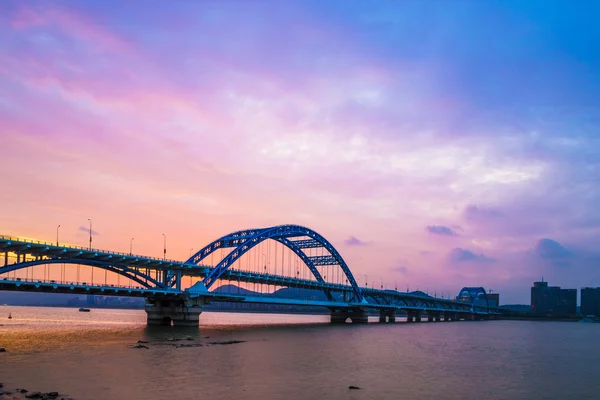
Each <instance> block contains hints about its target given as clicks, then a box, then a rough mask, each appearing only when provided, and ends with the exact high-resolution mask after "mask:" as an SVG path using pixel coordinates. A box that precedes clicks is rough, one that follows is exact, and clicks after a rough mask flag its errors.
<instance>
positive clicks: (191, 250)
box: [190, 247, 194, 258]
mask: <svg viewBox="0 0 600 400" xmlns="http://www.w3.org/2000/svg"><path fill="white" fill-rule="evenodd" d="M193 251H194V248H193V247H192V248H191V249H190V258H191V257H192V252H193Z"/></svg>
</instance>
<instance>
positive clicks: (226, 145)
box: [0, 0, 600, 304]
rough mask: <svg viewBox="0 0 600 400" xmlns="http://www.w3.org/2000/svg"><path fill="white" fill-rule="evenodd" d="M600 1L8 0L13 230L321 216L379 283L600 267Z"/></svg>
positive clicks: (124, 233)
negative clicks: (129, 0) (101, 0)
mask: <svg viewBox="0 0 600 400" xmlns="http://www.w3.org/2000/svg"><path fill="white" fill-rule="evenodd" d="M599 13H600V4H599V3H597V2H592V1H578V2H571V3H568V2H555V1H550V0H544V1H534V0H531V1H527V2H520V1H492V0H489V1H485V2H482V1H459V0H450V1H434V0H431V1H410V0H407V1H333V0H331V1H324V2H323V1H293V0H290V1H278V0H277V1H276V0H273V1H200V0H199V1H171V2H159V1H132V2H120V1H110V0H109V1H103V2H96V1H79V2H72V1H44V2H42V1H28V2H22V1H10V0H9V1H3V2H0V168H1V169H2V175H1V176H2V178H1V182H2V188H3V189H2V191H0V209H1V210H2V212H0V232H1V233H3V234H8V235H14V236H23V237H31V238H36V239H41V240H48V241H53V240H55V237H56V232H57V226H58V225H60V226H61V227H60V230H59V233H60V240H61V242H68V243H72V244H75V245H81V246H85V245H87V243H88V242H87V241H88V233H87V230H88V229H89V225H88V224H89V223H88V218H89V219H91V220H92V222H93V233H94V247H97V248H103V249H110V250H115V251H128V250H129V246H130V244H133V246H134V251H135V252H137V253H140V254H145V255H149V256H157V257H160V256H162V252H163V239H164V238H163V236H162V235H163V233H164V234H165V236H166V238H167V243H168V244H167V247H168V256H169V258H174V259H181V260H184V259H187V257H188V256H189V253H190V251H191V249H192V248H195V249H198V248H200V247H202V246H203V245H205V244H208V243H210V242H211V241H212V240H214V239H217V238H218V237H220V236H222V235H225V234H227V233H229V232H232V231H236V230H239V229H244V228H255V227H267V226H272V225H278V224H298V225H304V226H307V227H310V228H312V229H314V230H315V231H317V232H319V233H321V234H322V235H323V236H325V237H326V238H327V239H328V240H329V241H330V242H331V243H333V245H334V246H335V247H336V248H337V249H338V251H339V252H340V253H341V255H342V256H343V257H344V259H345V260H346V261H347V263H348V264H349V266H350V268H351V269H352V271H353V272H354V275H355V277H356V279H357V280H358V281H359V283H361V284H362V281H363V280H364V275H365V274H366V275H368V279H369V280H375V281H379V280H380V279H382V280H383V281H384V282H385V284H386V286H388V287H390V286H394V285H395V284H396V283H397V285H398V286H399V288H402V289H404V288H405V287H406V286H409V287H410V289H411V290H414V289H417V288H418V289H420V290H424V291H425V290H427V291H428V292H434V291H435V292H437V293H438V295H439V293H450V294H452V295H455V294H456V293H458V291H459V290H460V288H462V287H463V286H483V287H485V288H486V289H492V290H493V291H494V292H499V293H500V296H501V297H500V298H501V303H503V304H507V303H529V296H530V294H529V293H530V292H529V288H530V286H531V284H532V282H533V281H535V280H540V279H541V278H542V277H544V279H545V280H547V281H549V282H550V284H551V285H560V286H563V287H574V288H580V287H582V286H600V248H599V243H600V242H599V233H600V207H599V205H600V188H599V183H600V51H599V50H598V49H600V25H598V24H597V21H596V16H597V15H598V14H599ZM132 237H134V238H135V240H134V241H133V242H131V238H132ZM393 282H396V283H393ZM369 285H370V284H369Z"/></svg>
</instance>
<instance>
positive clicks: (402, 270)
mask: <svg viewBox="0 0 600 400" xmlns="http://www.w3.org/2000/svg"><path fill="white" fill-rule="evenodd" d="M390 271H392V272H400V273H401V274H403V275H406V274H408V268H406V267H403V266H400V267H392V268H390Z"/></svg>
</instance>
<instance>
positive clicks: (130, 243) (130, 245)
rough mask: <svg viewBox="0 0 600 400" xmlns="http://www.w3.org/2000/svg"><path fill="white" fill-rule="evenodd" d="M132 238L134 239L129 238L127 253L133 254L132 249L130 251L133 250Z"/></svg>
mask: <svg viewBox="0 0 600 400" xmlns="http://www.w3.org/2000/svg"><path fill="white" fill-rule="evenodd" d="M133 239H135V238H131V239H129V255H132V254H133V251H132V250H133Z"/></svg>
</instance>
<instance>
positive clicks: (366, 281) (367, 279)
mask: <svg viewBox="0 0 600 400" xmlns="http://www.w3.org/2000/svg"><path fill="white" fill-rule="evenodd" d="M365 287H369V278H368V277H367V274H365Z"/></svg>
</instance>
